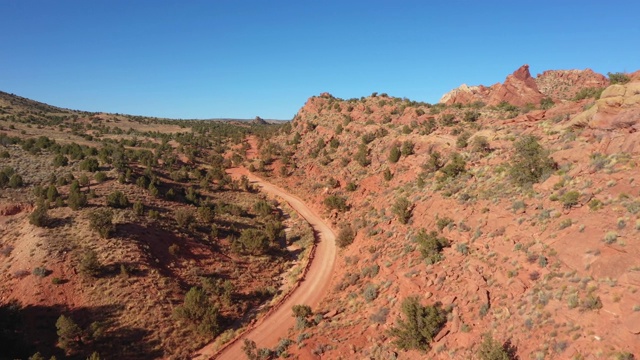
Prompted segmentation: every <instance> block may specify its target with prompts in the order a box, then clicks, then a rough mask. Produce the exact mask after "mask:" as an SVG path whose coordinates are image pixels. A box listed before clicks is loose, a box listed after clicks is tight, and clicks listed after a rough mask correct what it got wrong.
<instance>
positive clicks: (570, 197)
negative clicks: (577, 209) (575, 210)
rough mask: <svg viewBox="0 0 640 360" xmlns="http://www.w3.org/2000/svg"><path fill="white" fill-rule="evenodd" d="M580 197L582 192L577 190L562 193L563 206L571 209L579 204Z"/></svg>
mask: <svg viewBox="0 0 640 360" xmlns="http://www.w3.org/2000/svg"><path fill="white" fill-rule="evenodd" d="M579 198H580V193H579V192H577V191H575V190H571V191H567V192H566V193H564V194H562V196H561V197H560V201H562V206H564V208H565V209H571V208H572V207H574V206H576V205H578V199H579Z"/></svg>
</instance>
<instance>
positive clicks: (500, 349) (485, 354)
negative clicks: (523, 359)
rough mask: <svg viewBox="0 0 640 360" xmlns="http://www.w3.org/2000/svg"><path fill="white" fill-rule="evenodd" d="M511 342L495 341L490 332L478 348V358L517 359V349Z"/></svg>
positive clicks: (493, 359) (489, 359)
mask: <svg viewBox="0 0 640 360" xmlns="http://www.w3.org/2000/svg"><path fill="white" fill-rule="evenodd" d="M510 344H511V343H510V342H507V343H505V344H501V343H499V342H497V341H495V340H494V339H493V337H492V336H491V335H490V334H486V335H485V336H484V338H483V341H482V343H481V344H480V348H479V349H478V358H480V360H512V359H516V354H515V349H513V348H512V347H511V346H510Z"/></svg>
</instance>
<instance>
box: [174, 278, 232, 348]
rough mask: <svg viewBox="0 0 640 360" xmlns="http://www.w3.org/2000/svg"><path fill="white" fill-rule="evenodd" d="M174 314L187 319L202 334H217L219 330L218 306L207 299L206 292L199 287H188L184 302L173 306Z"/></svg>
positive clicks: (181, 318)
mask: <svg viewBox="0 0 640 360" xmlns="http://www.w3.org/2000/svg"><path fill="white" fill-rule="evenodd" d="M173 314H174V316H175V317H176V318H178V319H180V320H184V321H187V322H188V323H190V324H191V325H192V327H193V328H194V329H195V330H196V331H197V332H198V333H199V334H201V335H203V336H207V337H209V336H213V337H215V336H217V335H218V334H219V333H220V331H221V327H220V314H219V310H218V307H217V306H216V305H214V304H212V303H211V301H209V298H208V296H207V294H206V293H205V292H204V290H202V289H201V288H199V287H192V288H191V289H189V291H188V292H187V294H186V295H185V297H184V303H183V304H182V305H179V306H177V307H176V308H175V310H174V312H173Z"/></svg>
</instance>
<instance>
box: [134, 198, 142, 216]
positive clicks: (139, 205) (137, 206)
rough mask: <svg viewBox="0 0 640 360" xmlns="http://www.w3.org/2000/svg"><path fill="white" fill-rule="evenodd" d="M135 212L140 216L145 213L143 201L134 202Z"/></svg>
mask: <svg viewBox="0 0 640 360" xmlns="http://www.w3.org/2000/svg"><path fill="white" fill-rule="evenodd" d="M133 213H134V214H136V215H138V216H142V215H144V204H143V203H142V202H141V201H136V202H134V203H133Z"/></svg>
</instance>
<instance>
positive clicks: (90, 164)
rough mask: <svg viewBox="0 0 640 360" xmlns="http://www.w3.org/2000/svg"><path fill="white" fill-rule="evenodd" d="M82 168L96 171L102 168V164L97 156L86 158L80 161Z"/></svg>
mask: <svg viewBox="0 0 640 360" xmlns="http://www.w3.org/2000/svg"><path fill="white" fill-rule="evenodd" d="M80 170H83V171H89V172H96V171H98V170H100V164H99V163H98V160H97V159H96V158H92V157H91V158H86V159H84V160H82V161H81V162H80Z"/></svg>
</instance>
